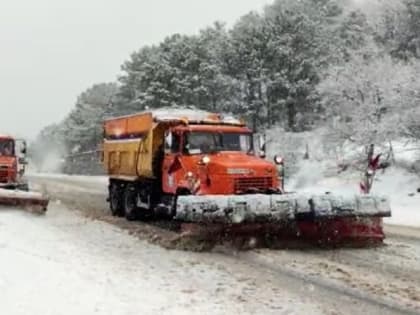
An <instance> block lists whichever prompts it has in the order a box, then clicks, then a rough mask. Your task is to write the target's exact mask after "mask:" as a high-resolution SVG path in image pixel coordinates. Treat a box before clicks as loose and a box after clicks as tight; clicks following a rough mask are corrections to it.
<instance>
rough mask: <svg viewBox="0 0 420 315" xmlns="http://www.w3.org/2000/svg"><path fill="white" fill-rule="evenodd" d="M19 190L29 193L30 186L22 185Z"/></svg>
mask: <svg viewBox="0 0 420 315" xmlns="http://www.w3.org/2000/svg"><path fill="white" fill-rule="evenodd" d="M17 189H18V190H22V191H29V185H28V184H20V185H19V186H18V187H17Z"/></svg>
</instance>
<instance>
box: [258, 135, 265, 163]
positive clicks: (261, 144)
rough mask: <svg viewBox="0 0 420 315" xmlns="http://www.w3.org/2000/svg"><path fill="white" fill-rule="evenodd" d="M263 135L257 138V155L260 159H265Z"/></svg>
mask: <svg viewBox="0 0 420 315" xmlns="http://www.w3.org/2000/svg"><path fill="white" fill-rule="evenodd" d="M265 142H266V141H265V135H260V136H259V137H258V146H259V152H258V155H259V157H260V158H262V159H265V157H266V153H265Z"/></svg>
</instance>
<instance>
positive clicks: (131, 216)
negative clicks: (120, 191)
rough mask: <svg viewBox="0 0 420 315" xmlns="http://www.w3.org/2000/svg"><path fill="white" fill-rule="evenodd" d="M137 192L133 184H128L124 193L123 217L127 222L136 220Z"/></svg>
mask: <svg viewBox="0 0 420 315" xmlns="http://www.w3.org/2000/svg"><path fill="white" fill-rule="evenodd" d="M137 212H138V208H137V190H136V186H134V185H133V184H128V185H127V186H126V187H125V191H124V215H125V217H126V219H127V220H129V221H134V220H136V219H137Z"/></svg>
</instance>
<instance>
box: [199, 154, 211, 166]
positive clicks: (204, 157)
mask: <svg viewBox="0 0 420 315" xmlns="http://www.w3.org/2000/svg"><path fill="white" fill-rule="evenodd" d="M201 162H203V164H206V165H207V164H209V163H210V157H209V156H207V155H205V156H203V158H202V159H201Z"/></svg>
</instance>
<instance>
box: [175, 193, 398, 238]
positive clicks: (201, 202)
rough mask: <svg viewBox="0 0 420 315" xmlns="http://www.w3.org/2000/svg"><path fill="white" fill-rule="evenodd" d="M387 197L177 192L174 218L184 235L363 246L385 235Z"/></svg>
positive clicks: (388, 205)
mask: <svg viewBox="0 0 420 315" xmlns="http://www.w3.org/2000/svg"><path fill="white" fill-rule="evenodd" d="M388 216H391V209H390V204H389V201H388V199H387V198H385V197H382V196H373V195H353V196H337V195H333V194H325V195H302V194H284V195H233V196H181V197H179V198H178V200H177V213H176V217H175V219H177V220H179V221H182V222H183V231H184V232H185V233H187V234H191V235H195V236H199V237H203V238H209V239H211V238H215V237H227V238H230V237H232V235H233V236H239V237H242V236H244V237H246V236H255V237H261V236H263V237H265V236H270V237H273V236H274V237H276V238H278V239H280V240H284V241H285V242H291V241H293V240H300V241H305V242H310V243H317V244H334V245H335V244H341V243H349V244H350V245H359V244H360V245H364V244H365V243H366V244H370V243H381V242H382V241H383V239H384V238H385V235H384V233H383V228H382V218H383V217H388Z"/></svg>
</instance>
